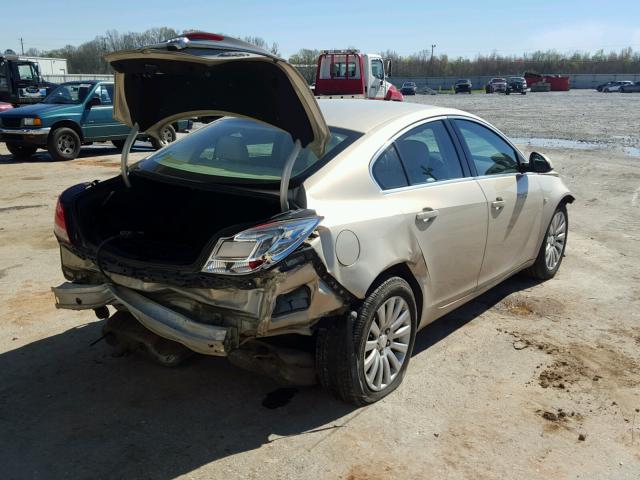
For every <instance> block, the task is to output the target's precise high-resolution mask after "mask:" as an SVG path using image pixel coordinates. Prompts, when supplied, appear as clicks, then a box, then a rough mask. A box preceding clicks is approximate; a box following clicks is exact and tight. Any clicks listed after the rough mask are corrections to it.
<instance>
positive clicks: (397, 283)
mask: <svg viewBox="0 0 640 480" xmlns="http://www.w3.org/2000/svg"><path fill="white" fill-rule="evenodd" d="M387 309H388V310H387ZM379 311H380V312H382V313H379ZM385 311H386V312H387V313H388V314H390V315H389V318H388V321H389V322H390V324H391V326H387V327H386V330H385V329H383V328H385V323H384V322H385V318H383V317H384V315H383V313H384V312H385ZM394 319H395V320H394ZM398 322H400V323H398ZM393 325H396V327H393ZM392 328H395V333H396V335H397V336H395V337H394V338H392V339H388V338H387V334H391V333H392V330H391V329H392ZM416 328H417V313H416V303H415V299H414V296H413V291H412V290H411V287H410V286H409V284H408V283H407V282H406V281H405V280H403V279H402V278H400V277H391V278H390V279H388V280H386V281H385V282H383V283H382V284H381V285H380V286H378V287H377V288H376V289H375V290H374V291H373V292H372V293H370V294H369V295H368V296H367V297H366V298H365V300H364V302H363V303H362V306H361V307H360V309H359V311H358V315H357V317H355V319H352V318H351V317H349V318H338V319H337V320H336V322H335V323H334V324H333V325H331V326H329V327H328V328H322V329H320V330H319V331H318V337H317V340H316V369H317V371H318V376H319V379H320V383H321V385H322V386H323V387H325V388H326V389H328V390H330V391H331V392H332V393H333V394H334V395H336V396H337V397H338V398H339V399H341V400H343V401H345V402H347V403H351V404H353V405H356V406H362V405H368V404H370V403H373V402H377V401H378V400H380V399H382V398H384V397H386V396H387V395H389V394H390V393H391V392H393V391H394V390H395V389H396V388H397V387H398V385H400V383H402V379H403V378H404V374H405V372H406V370H407V366H408V365H409V360H410V359H411V353H412V352H413V345H414V343H415V337H416ZM375 330H378V335H376V334H375ZM389 332H391V333H389ZM394 346H395V347H394ZM392 357H393V359H394V360H395V361H394V360H392ZM367 363H368V365H367ZM378 372H380V373H378ZM385 381H386V383H385Z"/></svg>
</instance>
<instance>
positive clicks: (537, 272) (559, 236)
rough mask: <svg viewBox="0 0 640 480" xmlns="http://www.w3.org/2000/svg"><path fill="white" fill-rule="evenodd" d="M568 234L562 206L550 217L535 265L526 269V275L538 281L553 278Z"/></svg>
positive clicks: (565, 210)
mask: <svg viewBox="0 0 640 480" xmlns="http://www.w3.org/2000/svg"><path fill="white" fill-rule="evenodd" d="M568 233H569V217H568V215H567V206H566V205H565V204H562V205H560V206H559V207H558V208H557V209H556V211H555V212H554V213H553V217H551V222H549V226H548V227H547V233H546V234H545V238H544V240H543V242H542V245H541V246H540V250H539V251H538V256H537V257H536V261H535V263H534V264H533V265H531V266H530V267H529V268H528V269H526V273H527V274H528V275H529V276H531V277H533V278H537V279H539V280H549V279H550V278H553V277H554V276H555V274H556V273H557V272H558V269H559V268H560V264H561V263H562V258H563V257H564V250H565V248H566V247H567V235H568Z"/></svg>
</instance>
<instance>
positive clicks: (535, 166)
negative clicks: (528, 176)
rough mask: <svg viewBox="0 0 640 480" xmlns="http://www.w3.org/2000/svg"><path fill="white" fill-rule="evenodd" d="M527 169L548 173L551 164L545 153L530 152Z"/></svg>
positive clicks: (551, 168)
mask: <svg viewBox="0 0 640 480" xmlns="http://www.w3.org/2000/svg"><path fill="white" fill-rule="evenodd" d="M528 170H529V171H530V172H535V173H549V172H550V171H551V170H553V165H552V164H551V160H549V159H548V158H547V156H546V155H543V154H542V153H539V152H531V155H529V168H528Z"/></svg>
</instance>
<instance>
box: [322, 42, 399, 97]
mask: <svg viewBox="0 0 640 480" xmlns="http://www.w3.org/2000/svg"><path fill="white" fill-rule="evenodd" d="M390 67H391V62H390V61H388V60H387V61H384V60H383V58H382V57H381V56H380V55H377V54H375V53H360V51H359V50H323V51H322V52H321V53H320V56H319V57H318V68H317V71H316V83H315V96H316V98H369V99H376V100H393V101H398V102H401V101H403V100H404V97H403V96H402V93H400V91H399V90H398V89H397V88H396V87H395V86H394V85H393V84H392V83H390V82H388V81H387V76H388V75H389V71H390Z"/></svg>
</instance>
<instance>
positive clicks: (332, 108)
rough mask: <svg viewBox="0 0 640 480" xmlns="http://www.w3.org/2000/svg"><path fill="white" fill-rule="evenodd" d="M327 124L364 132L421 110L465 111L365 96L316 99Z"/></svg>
mask: <svg viewBox="0 0 640 480" xmlns="http://www.w3.org/2000/svg"><path fill="white" fill-rule="evenodd" d="M318 105H320V110H321V111H322V115H323V116H324V118H325V121H326V122H327V125H329V126H331V127H337V128H345V129H347V130H354V131H356V132H362V133H367V132H369V131H371V130H373V129H374V128H376V127H378V126H380V125H383V124H385V123H388V122H390V121H392V120H396V119H399V118H401V117H403V116H413V115H414V114H416V113H422V114H423V118H429V117H438V116H441V115H461V114H462V115H468V114H467V113H465V112H462V111H461V110H456V109H453V108H443V107H437V106H433V105H423V104H420V103H410V102H390V101H380V100H365V99H327V100H318Z"/></svg>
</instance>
